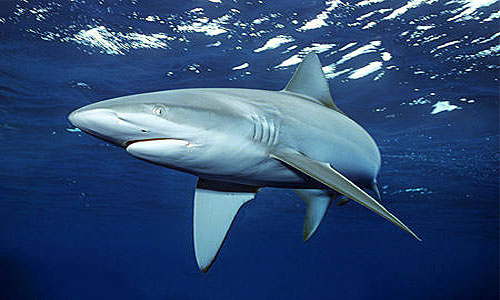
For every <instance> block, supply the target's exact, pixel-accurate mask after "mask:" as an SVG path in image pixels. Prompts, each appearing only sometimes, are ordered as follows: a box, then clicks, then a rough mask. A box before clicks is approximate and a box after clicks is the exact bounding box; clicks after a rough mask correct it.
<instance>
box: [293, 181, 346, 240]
mask: <svg viewBox="0 0 500 300" xmlns="http://www.w3.org/2000/svg"><path fill="white" fill-rule="evenodd" d="M295 192H296V193H297V194H298V195H299V196H300V197H301V198H302V200H304V202H305V203H306V207H307V208H306V217H305V220H304V228H303V230H302V240H303V241H304V242H305V241H307V240H308V239H309V238H311V236H312V235H313V234H314V232H316V230H317V229H318V227H319V224H320V223H321V220H323V217H324V216H325V214H326V210H327V209H328V206H330V202H331V201H332V199H333V198H335V197H336V196H337V195H338V193H336V192H331V191H329V190H315V189H304V190H295Z"/></svg>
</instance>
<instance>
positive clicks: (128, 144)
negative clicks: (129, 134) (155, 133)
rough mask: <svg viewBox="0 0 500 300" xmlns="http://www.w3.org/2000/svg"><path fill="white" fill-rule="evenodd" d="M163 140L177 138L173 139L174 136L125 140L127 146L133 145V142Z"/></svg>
mask: <svg viewBox="0 0 500 300" xmlns="http://www.w3.org/2000/svg"><path fill="white" fill-rule="evenodd" d="M163 140H176V139H172V138H153V139H142V140H131V141H128V142H125V147H128V146H130V145H132V144H133V143H139V142H150V141H163Z"/></svg>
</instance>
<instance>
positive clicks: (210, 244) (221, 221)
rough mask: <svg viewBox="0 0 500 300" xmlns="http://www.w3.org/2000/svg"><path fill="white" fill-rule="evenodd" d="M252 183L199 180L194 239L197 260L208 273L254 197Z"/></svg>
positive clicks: (194, 211) (195, 207)
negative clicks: (233, 223) (230, 229)
mask: <svg viewBox="0 0 500 300" xmlns="http://www.w3.org/2000/svg"><path fill="white" fill-rule="evenodd" d="M257 191H258V188H256V187H253V186H247V185H241V184H235V183H226V182H220V181H213V180H207V179H201V178H200V179H198V184H197V186H196V192H195V196H194V210H193V238H194V251H195V256H196V262H197V263H198V266H199V267H200V269H201V270H202V271H203V272H207V271H208V269H209V268H210V266H211V265H212V263H213V262H214V260H215V258H216V256H217V254H218V253H219V250H220V247H221V246H222V244H223V243H224V240H225V238H226V235H227V233H228V231H229V228H230V227H231V224H232V222H233V219H234V217H235V216H236V214H237V213H238V210H239V209H240V207H241V206H242V205H243V204H245V203H246V202H248V201H250V200H252V199H253V198H254V197H255V194H256V193H257Z"/></svg>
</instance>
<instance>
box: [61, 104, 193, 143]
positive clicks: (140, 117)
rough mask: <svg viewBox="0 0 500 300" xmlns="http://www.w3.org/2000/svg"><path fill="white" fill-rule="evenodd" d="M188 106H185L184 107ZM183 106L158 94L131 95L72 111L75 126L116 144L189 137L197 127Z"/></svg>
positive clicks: (70, 118) (71, 117) (70, 116)
mask: <svg viewBox="0 0 500 300" xmlns="http://www.w3.org/2000/svg"><path fill="white" fill-rule="evenodd" d="M184 109H185V108H184ZM182 110H183V109H182V108H181V107H180V106H179V105H175V104H174V103H172V101H168V97H165V99H161V100H160V99H158V97H147V96H146V95H144V96H142V95H141V97H138V96H129V97H121V98H115V99H111V100H106V101H101V102H97V103H93V104H90V105H87V106H84V107H82V108H79V109H77V110H75V111H73V112H72V113H71V114H70V115H69V116H68V119H69V121H70V122H71V124H73V125H74V126H76V127H78V128H80V129H81V130H83V131H85V132H87V133H90V134H92V135H94V136H97V137H99V138H101V139H103V140H106V141H108V142H111V143H113V144H115V145H118V146H122V147H127V146H129V145H131V144H133V143H135V142H139V141H145V140H160V139H172V140H173V139H178V140H186V139H187V138H189V137H190V136H192V135H193V134H194V133H195V132H196V131H197V128H194V127H193V126H192V122H190V123H189V125H188V124H187V123H188V122H186V120H185V116H183V115H182Z"/></svg>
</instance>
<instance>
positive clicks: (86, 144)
mask: <svg viewBox="0 0 500 300" xmlns="http://www.w3.org/2000/svg"><path fill="white" fill-rule="evenodd" d="M499 10H500V7H499V2H498V1H492V0H430V1H423V0H410V1H406V0H405V1H400V0H398V1H391V0H363V1H358V2H356V1H353V2H348V1H338V0H328V1H314V0H308V1H306V0H304V1H285V0H281V1H257V0H248V1H237V0H233V1H229V0H203V1H202V0H196V1H140V0H131V1H104V0H102V1H90V0H89V1H85V0H75V1H59V0H58V1H31V0H23V1H0V38H1V42H0V146H1V147H0V192H1V193H0V299H200V298H203V299H496V298H498V296H499V290H498V284H499V276H498V271H499V258H498V254H499V247H498V234H499V223H498V217H499V207H498V206H499V203H498V202H499V189H498V187H499V177H498V175H499V173H498V172H499V152H498V146H499V145H498V141H499V131H498V126H499V120H498V119H499V105H498V104H499V103H498V102H499V81H498V80H499V68H500V62H499V56H500V44H499V40H500V30H499V19H500V12H499ZM310 51H314V52H316V53H318V54H319V56H320V59H321V61H322V63H323V65H324V68H323V69H324V71H325V74H326V76H327V78H328V79H329V84H330V88H331V91H332V94H333V97H334V99H335V101H336V103H337V105H338V106H339V107H340V108H341V109H342V110H344V111H345V112H346V113H347V114H348V115H349V116H350V117H352V118H353V119H354V120H356V121H357V122H358V123H360V124H361V125H362V126H363V127H364V128H366V129H367V130H368V131H369V132H370V133H371V135H372V136H373V137H374V139H375V140H376V141H377V143H378V145H379V147H380V150H381V154H382V160H383V164H382V168H381V172H380V174H379V178H378V182H379V184H380V186H381V188H382V203H383V204H384V205H385V206H386V207H388V208H389V210H391V211H392V212H394V213H395V214H396V215H397V216H399V217H400V218H401V219H402V220H403V221H404V222H405V223H406V224H408V225H409V226H410V227H411V228H412V229H414V230H415V231H416V232H417V234H419V236H421V237H422V238H423V242H417V241H415V240H414V239H412V238H411V237H410V236H409V235H408V234H406V233H404V232H403V231H401V230H400V229H399V228H397V227H396V226H394V225H392V224H390V223H389V222H387V221H385V220H384V219H382V218H380V217H379V216H377V215H375V214H373V213H371V212H369V211H368V210H366V209H364V208H362V207H361V206H359V205H357V204H356V203H348V204H347V205H345V206H343V207H337V206H336V205H332V206H331V207H330V209H329V211H328V213H327V215H326V217H325V219H324V220H323V223H322V225H321V226H320V228H319V230H318V232H317V233H316V234H315V236H313V238H312V239H311V240H310V241H309V242H307V243H305V244H304V243H303V242H302V239H301V233H302V223H303V218H304V212H305V208H304V204H303V203H302V201H301V200H300V199H299V198H298V196H297V195H295V194H294V192H292V191H290V190H283V189H264V190H262V191H261V192H260V193H259V194H258V196H257V198H256V199H255V200H254V201H252V202H250V203H249V204H248V205H246V206H245V207H244V208H243V209H242V210H241V211H240V213H239V215H238V217H237V218H236V220H235V222H234V224H233V226H232V230H231V231H230V233H229V236H228V239H227V241H226V243H225V244H224V246H223V247H222V250H221V253H220V255H219V256H218V259H217V260H216V262H215V263H214V265H213V267H212V269H211V270H210V271H209V273H208V274H203V273H202V272H201V271H200V270H199V269H198V267H197V265H196V261H195V258H194V253H193V245H192V220H191V218H192V197H193V188H194V186H195V183H196V178H195V177H194V176H191V175H187V174H183V173H180V172H177V171H173V170H169V169H166V168H162V167H159V166H155V165H152V164H148V163H146V162H143V161H140V160H137V159H134V158H132V157H130V156H129V155H128V154H127V153H126V151H124V150H123V149H120V148H118V147H116V146H112V145H109V144H108V143H106V142H104V141H101V140H98V139H95V138H93V137H91V136H89V135H86V134H83V133H82V132H80V131H79V130H77V129H75V128H73V127H72V126H71V125H70V124H69V122H68V121H67V118H66V117H67V115H68V113H69V112H70V111H72V110H74V109H76V108H78V107H81V106H83V105H86V104H89V103H91V102H96V101H100V100H103V99H108V98H113V97H118V96H123V95H129V94H134V93H143V92H151V91H158V90H167V89H179V88H188V87H245V88H259V89H271V90H279V89H282V88H283V87H284V86H285V85H286V83H287V81H288V80H289V79H290V78H291V75H292V73H293V71H294V70H295V68H296V67H297V65H298V63H299V62H300V60H301V58H302V57H303V56H304V54H306V53H308V52H310ZM328 126H329V124H325V128H327V127H328ZM332 151H334V149H332Z"/></svg>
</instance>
